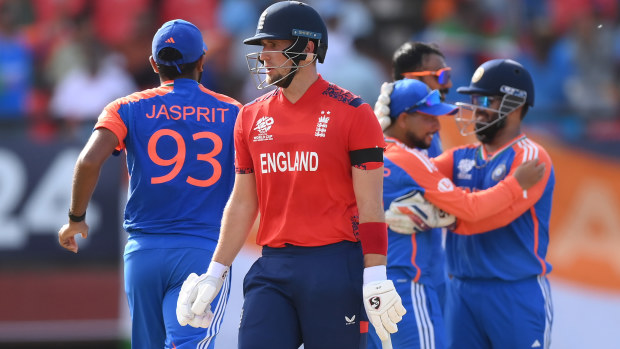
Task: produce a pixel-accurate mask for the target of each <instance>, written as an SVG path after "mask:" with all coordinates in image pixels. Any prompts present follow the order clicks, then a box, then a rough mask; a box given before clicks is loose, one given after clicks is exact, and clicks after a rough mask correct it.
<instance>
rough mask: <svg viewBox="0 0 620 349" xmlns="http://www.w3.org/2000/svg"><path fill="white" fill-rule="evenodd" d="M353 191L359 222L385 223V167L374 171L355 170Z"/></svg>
mask: <svg viewBox="0 0 620 349" xmlns="http://www.w3.org/2000/svg"><path fill="white" fill-rule="evenodd" d="M353 189H354V191H355V199H356V201H357V210H358V213H359V222H360V223H367V222H385V212H384V211H383V166H381V167H380V168H378V169H374V170H359V169H355V168H354V169H353Z"/></svg>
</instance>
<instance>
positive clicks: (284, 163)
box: [260, 151, 319, 173]
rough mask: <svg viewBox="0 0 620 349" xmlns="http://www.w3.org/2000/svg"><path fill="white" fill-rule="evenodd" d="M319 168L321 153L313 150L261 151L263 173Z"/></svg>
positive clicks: (306, 170)
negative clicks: (292, 151)
mask: <svg viewBox="0 0 620 349" xmlns="http://www.w3.org/2000/svg"><path fill="white" fill-rule="evenodd" d="M318 168H319V155H318V154H317V153H316V152H313V151H306V152H304V151H296V152H294V153H292V154H291V152H286V153H285V152H278V153H261V154H260V170H261V173H275V172H314V171H316V170H317V169H318Z"/></svg>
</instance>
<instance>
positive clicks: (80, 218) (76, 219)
mask: <svg viewBox="0 0 620 349" xmlns="http://www.w3.org/2000/svg"><path fill="white" fill-rule="evenodd" d="M84 218H86V212H84V214H83V215H81V216H76V215H74V214H73V213H71V210H69V220H71V221H72V222H81V221H83V220H84Z"/></svg>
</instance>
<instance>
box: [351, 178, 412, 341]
mask: <svg viewBox="0 0 620 349" xmlns="http://www.w3.org/2000/svg"><path fill="white" fill-rule="evenodd" d="M353 189H354V191H355V198H356V200H357V208H358V211H359V219H360V224H359V236H360V241H361V243H362V250H363V252H364V267H365V268H364V286H363V295H364V307H365V309H366V313H367V314H368V319H369V320H370V322H371V323H372V325H373V327H374V328H375V331H376V332H377V335H378V336H379V338H381V340H386V339H387V338H389V334H390V333H395V332H396V331H398V327H397V326H396V324H397V323H398V322H400V320H402V316H403V315H404V314H405V313H406V312H407V311H406V310H405V308H404V307H403V305H402V300H401V298H400V296H399V295H398V293H397V292H396V289H395V288H394V283H393V282H392V280H388V279H387V271H386V267H385V265H386V263H387V257H386V254H387V225H386V224H385V218H384V212H383V199H382V198H383V166H380V167H379V168H374V169H371V170H368V169H361V168H360V167H359V166H357V167H353Z"/></svg>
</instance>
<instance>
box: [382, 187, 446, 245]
mask: <svg viewBox="0 0 620 349" xmlns="http://www.w3.org/2000/svg"><path fill="white" fill-rule="evenodd" d="M385 222H386V223H387V224H388V226H389V227H390V229H391V230H392V231H394V232H397V233H400V234H406V235H411V234H415V233H420V232H423V231H427V230H429V229H431V228H441V227H448V226H450V225H453V224H454V223H456V217H454V216H453V215H451V214H449V213H447V212H446V211H444V210H442V209H440V208H438V207H437V206H435V205H433V204H431V203H430V202H428V201H426V199H425V198H424V196H423V195H422V193H421V192H420V191H418V190H414V191H412V192H410V193H407V194H406V195H403V196H401V197H399V198H396V199H394V201H392V203H390V207H389V208H388V210H387V211H385Z"/></svg>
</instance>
